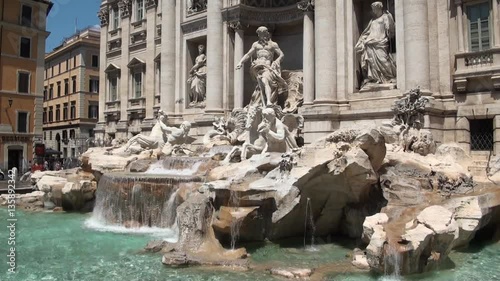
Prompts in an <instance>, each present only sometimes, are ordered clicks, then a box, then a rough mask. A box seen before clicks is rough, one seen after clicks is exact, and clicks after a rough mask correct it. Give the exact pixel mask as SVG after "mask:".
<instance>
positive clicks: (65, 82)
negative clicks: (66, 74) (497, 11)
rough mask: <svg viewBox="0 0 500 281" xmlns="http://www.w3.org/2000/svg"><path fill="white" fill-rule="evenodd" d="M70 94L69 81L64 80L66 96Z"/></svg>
mask: <svg viewBox="0 0 500 281" xmlns="http://www.w3.org/2000/svg"><path fill="white" fill-rule="evenodd" d="M67 94H69V80H68V79H64V95H67Z"/></svg>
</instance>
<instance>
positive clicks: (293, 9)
mask: <svg viewBox="0 0 500 281" xmlns="http://www.w3.org/2000/svg"><path fill="white" fill-rule="evenodd" d="M222 14H223V17H224V21H227V22H232V21H239V22H241V24H242V25H266V24H277V23H291V22H299V21H301V20H302V19H303V17H304V15H303V12H302V11H301V10H299V9H297V6H296V5H292V6H287V7H282V8H273V9H267V8H255V7H249V6H246V5H238V6H232V7H229V8H227V9H224V10H223V12H222Z"/></svg>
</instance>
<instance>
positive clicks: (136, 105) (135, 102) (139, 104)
mask: <svg viewBox="0 0 500 281" xmlns="http://www.w3.org/2000/svg"><path fill="white" fill-rule="evenodd" d="M145 109H146V98H145V97H139V98H129V99H128V106H127V111H136V110H145Z"/></svg>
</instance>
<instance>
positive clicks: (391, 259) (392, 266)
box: [384, 243, 401, 281]
mask: <svg viewBox="0 0 500 281" xmlns="http://www.w3.org/2000/svg"><path fill="white" fill-rule="evenodd" d="M384 275H385V276H384V280H387V281H389V280H393V281H398V280H401V254H400V253H399V251H398V249H397V248H396V247H395V246H394V245H392V244H391V243H388V244H387V245H386V247H385V255H384Z"/></svg>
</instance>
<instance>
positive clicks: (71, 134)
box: [69, 129, 75, 140]
mask: <svg viewBox="0 0 500 281" xmlns="http://www.w3.org/2000/svg"><path fill="white" fill-rule="evenodd" d="M69 138H70V139H72V140H74V139H75V130H73V129H71V130H69Z"/></svg>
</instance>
